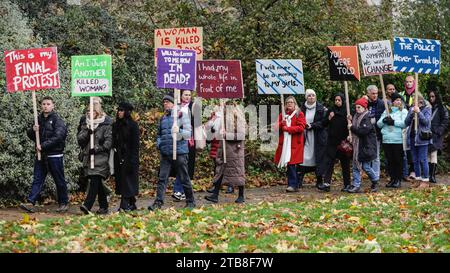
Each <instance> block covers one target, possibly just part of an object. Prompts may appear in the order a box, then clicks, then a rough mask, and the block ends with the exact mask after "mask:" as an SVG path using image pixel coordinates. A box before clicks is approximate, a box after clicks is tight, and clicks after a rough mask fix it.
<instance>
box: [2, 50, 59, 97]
mask: <svg viewBox="0 0 450 273" xmlns="http://www.w3.org/2000/svg"><path fill="white" fill-rule="evenodd" d="M5 66H6V67H5V71H6V90H7V91H8V92H10V93H14V92H17V91H25V90H38V89H54V88H59V86H60V83H59V72H58V56H57V49H56V47H48V48H34V49H24V50H7V51H5Z"/></svg>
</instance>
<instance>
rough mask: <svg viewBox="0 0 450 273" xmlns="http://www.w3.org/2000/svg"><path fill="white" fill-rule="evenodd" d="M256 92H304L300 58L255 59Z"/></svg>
mask: <svg viewBox="0 0 450 273" xmlns="http://www.w3.org/2000/svg"><path fill="white" fill-rule="evenodd" d="M256 75H257V76H256V78H257V83H258V94H294V95H297V94H305V86H304V83H303V67H302V61H301V60H256Z"/></svg>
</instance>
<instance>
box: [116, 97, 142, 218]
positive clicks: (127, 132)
mask: <svg viewBox="0 0 450 273" xmlns="http://www.w3.org/2000/svg"><path fill="white" fill-rule="evenodd" d="M132 111H133V106H132V105H131V104H130V103H127V102H121V103H119V107H118V108H117V115H116V121H115V122H114V124H113V129H112V130H113V149H114V178H115V182H116V194H120V195H121V200H120V207H119V210H123V211H132V210H136V209H137V206H136V195H138V193H139V135H140V133H139V126H138V124H137V122H136V121H134V120H133V119H132V117H131V112H132Z"/></svg>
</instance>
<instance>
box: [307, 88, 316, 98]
mask: <svg viewBox="0 0 450 273" xmlns="http://www.w3.org/2000/svg"><path fill="white" fill-rule="evenodd" d="M311 94H314V96H315V95H316V92H314V90H312V89H306V91H305V97H306V98H307V97H308V96H309V95H311Z"/></svg>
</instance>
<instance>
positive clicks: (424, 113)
mask: <svg viewBox="0 0 450 273" xmlns="http://www.w3.org/2000/svg"><path fill="white" fill-rule="evenodd" d="M413 109H414V107H411V108H409V112H408V115H407V116H406V119H405V125H406V126H409V127H408V131H407V135H406V136H407V138H406V146H407V147H408V148H411V145H410V143H411V136H410V135H411V129H412V127H413V126H414V112H413ZM417 116H418V119H419V124H418V130H417V132H416V134H415V146H423V145H429V144H431V143H432V141H430V140H422V139H421V138H420V137H419V132H421V131H427V130H430V118H431V107H430V106H424V107H422V108H421V109H420V112H419V114H418V115H417Z"/></svg>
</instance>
